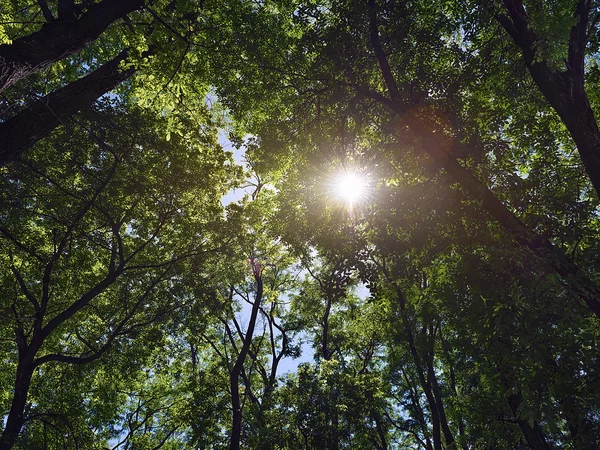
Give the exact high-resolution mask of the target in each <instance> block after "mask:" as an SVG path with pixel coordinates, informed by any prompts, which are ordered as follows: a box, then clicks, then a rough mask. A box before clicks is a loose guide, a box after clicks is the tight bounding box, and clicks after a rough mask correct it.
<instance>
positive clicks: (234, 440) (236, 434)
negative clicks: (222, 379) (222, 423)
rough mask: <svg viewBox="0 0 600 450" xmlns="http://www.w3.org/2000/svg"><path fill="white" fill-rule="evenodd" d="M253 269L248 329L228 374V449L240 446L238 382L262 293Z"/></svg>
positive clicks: (255, 266)
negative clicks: (229, 423) (229, 404)
mask: <svg viewBox="0 0 600 450" xmlns="http://www.w3.org/2000/svg"><path fill="white" fill-rule="evenodd" d="M253 270H254V278H255V280H256V296H255V298H254V304H253V305H252V312H251V314H250V321H249V322H248V329H247V330H246V336H244V342H243V344H242V348H241V350H240V353H239V354H238V357H237V359H236V361H235V364H234V366H233V368H232V369H231V372H230V374H229V382H230V385H231V408H232V420H231V440H230V441H229V450H239V448H240V440H241V437H242V402H241V399H240V386H239V382H240V376H241V374H242V370H243V368H244V361H245V360H246V356H247V355H248V351H249V350H250V344H252V335H253V334H254V327H255V325H256V319H257V317H258V312H259V310H260V303H261V301H262V295H263V283H262V277H261V274H260V265H259V264H258V263H254V262H253Z"/></svg>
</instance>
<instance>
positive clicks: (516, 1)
mask: <svg viewBox="0 0 600 450" xmlns="http://www.w3.org/2000/svg"><path fill="white" fill-rule="evenodd" d="M503 3H504V7H505V9H506V12H507V13H508V16H509V17H508V16H505V15H503V14H496V18H497V20H498V22H499V23H500V25H502V27H504V29H505V30H506V31H507V32H508V34H509V35H510V36H511V38H512V39H513V41H514V42H515V44H517V46H518V47H519V48H520V49H521V54H522V55H523V59H524V60H525V64H526V65H527V68H528V69H529V73H530V74H531V77H532V78H533V81H534V82H535V83H536V84H537V86H538V88H539V89H540V91H541V93H542V94H543V95H544V97H545V98H546V100H548V102H549V103H550V106H552V108H554V110H555V111H556V112H557V113H558V115H559V116H560V118H561V119H562V121H563V123H564V124H565V126H566V127H567V130H568V131H569V133H570V134H571V137H572V138H573V140H574V141H575V144H576V145H577V150H578V152H579V155H580V157H581V161H582V162H583V165H584V167H585V170H586V172H587V174H588V175H589V177H590V180H591V181H592V184H593V185H594V188H595V189H596V193H597V194H598V195H600V130H599V129H598V123H597V122H596V118H595V117H594V112H593V111H592V108H591V106H590V102H589V99H588V96H587V93H586V92H585V65H584V64H585V48H586V46H587V41H588V33H591V32H592V31H593V30H589V31H588V23H589V14H590V5H591V3H590V2H584V1H579V2H577V3H576V8H575V11H574V12H573V19H574V25H573V26H572V28H571V35H570V37H569V49H568V57H567V59H566V60H565V64H566V70H565V71H562V72H559V71H554V69H552V68H551V67H550V65H548V63H547V62H546V61H544V60H542V61H540V60H539V57H538V56H539V55H537V54H536V45H535V43H536V42H537V41H538V36H537V35H536V32H535V30H534V29H533V27H532V25H531V23H530V20H529V16H528V14H527V11H526V10H525V8H524V6H523V3H522V2H521V0H504V1H503Z"/></svg>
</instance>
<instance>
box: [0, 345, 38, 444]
mask: <svg viewBox="0 0 600 450" xmlns="http://www.w3.org/2000/svg"><path fill="white" fill-rule="evenodd" d="M33 357H34V352H33V351H31V349H30V348H27V347H25V348H24V349H19V363H18V364H17V375H16V378H15V392H14V394H13V399H12V404H11V406H10V411H9V413H8V418H7V419H6V426H5V427H4V431H3V432H2V436H1V437H0V450H10V449H11V448H12V447H13V446H14V445H15V442H16V441H17V438H18V437H19V434H20V433H21V428H22V427H23V424H24V423H25V417H24V412H25V405H26V402H27V395H28V393H29V387H30V385H31V377H32V375H33V371H34V369H35V365H34V361H33Z"/></svg>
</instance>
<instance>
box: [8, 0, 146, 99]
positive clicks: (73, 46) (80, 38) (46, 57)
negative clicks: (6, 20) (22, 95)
mask: <svg viewBox="0 0 600 450" xmlns="http://www.w3.org/2000/svg"><path fill="white" fill-rule="evenodd" d="M59 3H60V2H59ZM143 4H144V2H143V0H104V1H102V2H100V3H91V4H90V6H89V8H88V10H87V11H86V12H85V13H83V14H82V15H81V16H80V17H79V18H75V17H74V16H73V14H71V15H72V16H73V17H60V16H59V17H58V19H56V20H52V21H51V22H49V23H47V24H45V25H44V26H43V27H42V28H41V30H39V31H37V32H35V33H32V34H30V35H28V36H25V37H22V38H19V39H15V40H14V41H13V42H12V44H4V45H0V92H2V91H4V90H5V89H6V88H8V87H9V86H10V85H12V84H14V83H15V82H17V81H19V80H21V79H23V78H25V77H27V76H29V75H31V74H33V73H35V72H37V71H39V70H41V69H43V68H45V67H48V66H49V65H50V64H52V63H54V62H56V61H59V60H61V59H63V58H66V57H67V56H70V55H73V54H75V53H77V52H79V51H80V50H82V49H84V48H85V47H87V46H88V45H89V44H90V43H91V42H92V41H94V40H95V39H96V38H98V36H100V34H102V32H104V30H106V28H107V27H108V26H109V25H110V24H111V23H112V22H114V21H115V20H117V19H119V18H121V17H123V16H124V15H126V14H128V13H130V12H133V11H135V10H138V9H140V8H141V7H142V6H143Z"/></svg>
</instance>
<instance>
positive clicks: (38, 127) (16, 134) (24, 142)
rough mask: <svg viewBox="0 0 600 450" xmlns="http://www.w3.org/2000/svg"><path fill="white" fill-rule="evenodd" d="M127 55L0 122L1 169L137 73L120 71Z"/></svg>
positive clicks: (122, 53)
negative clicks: (120, 65) (120, 66)
mask: <svg viewBox="0 0 600 450" xmlns="http://www.w3.org/2000/svg"><path fill="white" fill-rule="evenodd" d="M127 53H128V52H127V50H124V51H122V52H121V53H120V54H119V55H118V56H117V57H116V58H115V59H113V60H111V61H109V62H107V63H106V64H104V65H103V66H101V67H100V68H99V69H97V70H95V71H94V72H92V73H90V74H89V75H86V76H85V77H83V78H81V79H79V80H77V81H74V82H73V83H70V84H68V85H67V86H65V87H63V88H61V89H59V90H57V91H55V92H52V93H50V94H48V95H47V96H45V97H43V98H41V99H40V100H38V101H36V102H35V103H34V104H33V105H31V106H30V107H29V108H27V109H25V110H23V111H21V112H20V113H18V114H17V115H16V116H14V117H11V118H10V119H8V120H6V121H5V122H2V123H0V166H4V165H6V164H7V163H9V162H11V161H13V160H15V159H16V158H18V157H19V155H20V154H21V153H22V152H23V151H24V150H25V149H26V148H27V147H30V146H31V145H33V144H34V143H35V142H37V141H38V140H40V139H42V138H43V137H44V136H46V135H47V134H49V133H50V132H51V131H52V130H53V129H54V128H56V127H57V126H58V125H60V124H61V123H62V122H63V121H65V120H66V119H68V118H69V117H71V116H72V115H73V114H75V113H76V112H78V111H80V110H82V109H84V108H87V107H89V106H91V105H92V104H93V103H94V102H95V101H96V100H97V99H98V98H99V97H100V96H102V95H104V94H106V93H107V92H109V91H111V90H112V89H114V88H115V87H117V86H118V85H119V84H120V83H121V82H123V81H124V80H126V79H127V78H128V77H130V76H131V75H132V74H133V73H134V69H133V68H130V69H127V70H120V69H119V64H120V63H121V62H122V61H124V60H125V58H126V57H127Z"/></svg>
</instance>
